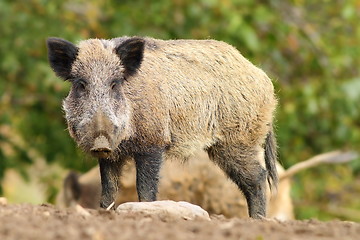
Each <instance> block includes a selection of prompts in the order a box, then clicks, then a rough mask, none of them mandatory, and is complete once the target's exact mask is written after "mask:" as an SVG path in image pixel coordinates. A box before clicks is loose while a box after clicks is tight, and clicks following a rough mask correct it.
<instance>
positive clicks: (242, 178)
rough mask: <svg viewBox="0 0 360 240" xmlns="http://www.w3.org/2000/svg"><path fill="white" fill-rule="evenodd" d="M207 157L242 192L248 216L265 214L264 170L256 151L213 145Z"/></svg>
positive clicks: (261, 216) (256, 216) (258, 216)
mask: <svg viewBox="0 0 360 240" xmlns="http://www.w3.org/2000/svg"><path fill="white" fill-rule="evenodd" d="M208 153H209V157H210V159H212V160H213V161H214V162H215V163H216V164H217V165H219V166H220V168H221V169H222V170H223V171H224V172H225V173H226V174H227V176H228V177H229V178H230V179H231V180H232V181H233V182H234V183H235V184H236V185H237V186H238V187H239V188H240V190H241V191H242V192H243V193H244V195H245V198H246V201H247V204H248V211H249V216H250V217H252V218H263V217H265V216H266V195H265V191H266V170H265V169H264V168H263V167H262V166H261V165H260V163H259V160H258V159H256V156H258V153H257V152H256V151H254V150H248V149H246V148H243V149H242V147H238V146H236V147H224V146H213V147H211V148H210V149H209V150H208Z"/></svg>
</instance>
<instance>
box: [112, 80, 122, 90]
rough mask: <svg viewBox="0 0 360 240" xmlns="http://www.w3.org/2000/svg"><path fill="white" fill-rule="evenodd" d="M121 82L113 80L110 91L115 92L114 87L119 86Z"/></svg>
mask: <svg viewBox="0 0 360 240" xmlns="http://www.w3.org/2000/svg"><path fill="white" fill-rule="evenodd" d="M120 82H121V80H120V79H115V80H113V81H112V82H111V84H110V87H111V90H115V89H116V87H117V86H118V85H119V84H120Z"/></svg>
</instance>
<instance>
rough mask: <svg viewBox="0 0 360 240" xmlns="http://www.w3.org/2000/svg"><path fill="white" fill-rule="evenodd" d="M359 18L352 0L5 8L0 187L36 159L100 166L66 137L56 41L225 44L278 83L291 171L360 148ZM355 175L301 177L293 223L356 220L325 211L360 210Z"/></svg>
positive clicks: (358, 169) (42, 0) (281, 133)
mask: <svg viewBox="0 0 360 240" xmlns="http://www.w3.org/2000/svg"><path fill="white" fill-rule="evenodd" d="M359 19H360V3H359V1H356V0H348V1H341V0H332V1H330V0H320V1H305V0H293V1H281V0H273V1H266V0H255V1H251V0H198V1H195V0H158V1H146V0H137V1H135V0H132V1H130V0H113V1H102V0H86V1H85V0H71V1H70V0H52V1H49V0H1V1H0V100H1V102H0V179H1V178H2V177H3V175H4V172H5V170H6V169H8V168H16V169H17V170H19V171H20V172H22V171H24V169H25V168H26V167H28V166H29V163H34V161H37V159H38V158H44V159H46V161H48V162H59V163H61V164H62V165H63V166H65V167H66V168H73V169H78V170H86V169H88V168H90V167H91V166H92V165H94V164H95V162H94V161H86V160H84V159H87V158H88V157H86V156H84V155H82V153H81V152H80V151H79V150H77V149H76V146H75V144H74V142H73V141H72V140H71V139H70V137H69V136H68V133H67V131H66V124H65V121H64V119H63V116H62V115H63V112H62V110H61V100H62V98H64V97H65V96H66V94H67V91H68V88H69V84H68V83H64V82H62V81H61V80H60V79H57V78H56V77H55V75H54V74H53V72H52V71H51V69H50V67H49V65H48V63H47V51H46V46H45V40H46V38H47V37H49V36H58V37H62V38H65V39H68V40H70V41H75V42H76V41H78V40H81V39H86V38H94V37H97V38H112V37H118V36H122V35H140V36H144V35H148V36H152V37H156V38H163V39H175V38H195V39H206V38H213V39H217V40H222V41H226V42H228V43H230V44H232V45H234V46H236V47H237V48H238V49H239V50H240V51H241V52H242V54H243V55H244V56H246V57H248V58H249V59H250V60H251V61H252V62H253V63H255V64H256V65H258V66H260V67H261V68H263V69H264V70H265V71H266V72H267V73H268V74H269V76H270V77H272V78H273V79H274V84H275V86H276V89H277V94H278V96H279V103H280V104H279V108H278V110H277V121H276V125H277V135H278V144H279V153H280V161H281V162H282V163H283V165H284V166H285V167H289V166H291V165H293V164H295V163H296V162H298V161H301V160H305V159H307V158H309V157H310V156H312V155H315V154H318V153H322V152H325V151H329V150H333V149H337V148H349V149H350V148H351V149H355V150H358V149H359V147H360V111H359V110H360V107H359V102H360V75H359V69H360V68H359V66H360V57H359V56H360V27H359V23H358V22H359ZM359 178H360V163H359V161H354V162H352V163H350V164H347V165H342V166H322V167H318V168H316V169H312V170H308V171H305V172H303V173H301V174H298V175H297V176H296V177H295V179H294V187H293V194H294V199H295V200H294V201H295V204H296V206H297V208H296V214H297V217H299V218H309V217H318V218H320V219H329V218H333V217H339V218H345V219H347V218H350V219H355V220H360V216H359V215H357V216H355V217H354V216H349V214H346V211H340V210H339V211H331V209H330V208H326V207H324V206H325V205H329V204H330V205H331V206H342V207H343V208H344V209H345V210H346V209H356V208H357V209H359V208H360V202H359V199H360V184H359ZM356 183H357V184H356ZM0 191H1V188H0Z"/></svg>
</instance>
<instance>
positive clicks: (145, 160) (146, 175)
mask: <svg viewBox="0 0 360 240" xmlns="http://www.w3.org/2000/svg"><path fill="white" fill-rule="evenodd" d="M162 152H163V151H162V150H154V151H151V152H146V153H138V154H135V155H134V159H135V164H136V190H137V193H138V197H139V201H141V202H149V201H156V196H157V192H158V184H159V172H160V167H161V163H162Z"/></svg>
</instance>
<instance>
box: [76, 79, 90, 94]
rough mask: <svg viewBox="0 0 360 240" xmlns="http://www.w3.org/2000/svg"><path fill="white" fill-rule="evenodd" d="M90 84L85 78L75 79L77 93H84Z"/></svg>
mask: <svg viewBox="0 0 360 240" xmlns="http://www.w3.org/2000/svg"><path fill="white" fill-rule="evenodd" d="M87 85H88V83H87V81H86V80H85V79H76V80H75V81H74V87H75V89H76V92H77V93H83V92H85V90H86V86H87Z"/></svg>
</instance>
